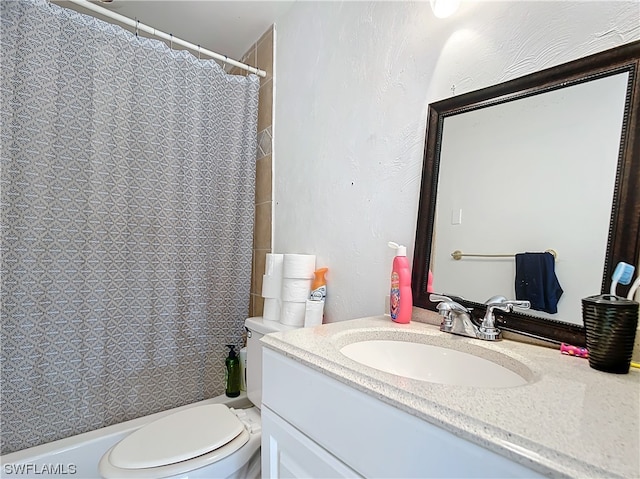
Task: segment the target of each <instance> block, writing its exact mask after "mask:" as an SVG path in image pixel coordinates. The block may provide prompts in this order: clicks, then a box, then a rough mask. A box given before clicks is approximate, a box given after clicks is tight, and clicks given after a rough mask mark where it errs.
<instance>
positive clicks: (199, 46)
mask: <svg viewBox="0 0 640 479" xmlns="http://www.w3.org/2000/svg"><path fill="white" fill-rule="evenodd" d="M198 60H200V45H198Z"/></svg>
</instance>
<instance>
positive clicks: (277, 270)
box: [264, 253, 284, 276]
mask: <svg viewBox="0 0 640 479" xmlns="http://www.w3.org/2000/svg"><path fill="white" fill-rule="evenodd" d="M283 261H284V255H283V254H272V253H267V258H266V260H265V266H264V273H265V274H268V275H269V276H282V264H283Z"/></svg>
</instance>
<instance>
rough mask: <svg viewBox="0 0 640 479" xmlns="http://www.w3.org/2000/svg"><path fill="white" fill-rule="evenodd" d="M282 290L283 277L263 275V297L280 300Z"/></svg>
mask: <svg viewBox="0 0 640 479" xmlns="http://www.w3.org/2000/svg"><path fill="white" fill-rule="evenodd" d="M281 290H282V276H271V275H268V274H263V275H262V297H263V298H279V297H280V291H281Z"/></svg>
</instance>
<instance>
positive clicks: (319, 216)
mask: <svg viewBox="0 0 640 479" xmlns="http://www.w3.org/2000/svg"><path fill="white" fill-rule="evenodd" d="M639 5H640V4H639V3H638V2H637V1H636V2H631V3H629V2H608V1H605V2H602V3H600V2H584V3H573V2H572V3H569V2H515V1H514V2H471V1H469V2H466V3H464V4H463V5H462V6H461V8H460V9H459V10H458V12H457V13H456V14H455V15H454V16H453V17H450V18H448V19H444V20H442V19H437V18H435V17H434V16H433V14H432V13H431V9H430V6H429V2H416V3H408V2H371V3H369V2H347V3H337V2H297V3H296V4H295V5H294V6H293V7H292V9H291V10H290V11H289V13H288V14H287V15H286V16H285V17H283V18H281V19H280V20H279V22H278V23H277V26H276V27H277V43H276V84H275V88H276V90H275V121H274V138H275V143H274V175H275V176H274V251H275V252H296V253H315V254H316V255H317V256H318V266H328V267H329V269H330V270H329V275H328V298H327V305H326V309H325V314H326V319H327V321H339V320H346V319H350V318H354V317H358V316H365V315H370V314H379V313H381V312H383V310H384V297H385V295H387V294H388V287H389V284H388V283H389V279H388V277H389V274H390V268H391V261H392V258H393V251H392V250H391V249H389V248H387V246H386V243H387V241H389V240H394V241H396V242H399V243H403V244H406V245H407V246H408V250H409V256H410V258H409V259H410V261H412V252H413V243H414V236H415V222H416V213H417V202H418V195H419V190H420V175H421V170H422V155H423V147H424V136H425V125H426V111H427V106H428V104H429V103H431V102H433V101H437V100H440V99H443V98H445V97H448V96H450V95H451V94H452V90H453V91H455V94H461V93H466V92H469V91H472V90H475V89H478V88H482V87H485V86H488V85H491V84H494V83H499V82H502V81H505V80H508V79H512V78H516V77H519V76H522V75H525V74H528V73H531V72H534V71H537V70H540V69H542V68H547V67H550V66H554V65H557V64H560V63H564V62H567V61H570V60H573V59H576V58H579V57H582V56H584V55H586V54H589V53H594V52H597V51H601V50H605V49H607V48H611V47H614V46H616V45H619V44H622V43H628V42H630V41H633V40H636V39H639V38H640V26H639V22H638V19H639V15H640V11H639V8H640V7H639Z"/></svg>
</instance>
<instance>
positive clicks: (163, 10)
mask: <svg viewBox="0 0 640 479" xmlns="http://www.w3.org/2000/svg"><path fill="white" fill-rule="evenodd" d="M54 1H55V0H54ZM294 1H295V0H279V1H273V0H264V1H255V0H254V1H243V0H235V1H234V0H226V1H218V0H199V1H198V0H113V1H112V2H110V3H101V2H95V3H96V5H99V6H101V7H103V8H106V9H108V10H111V11H113V12H116V13H119V14H120V15H124V16H126V17H129V18H131V19H137V20H139V21H140V22H141V23H144V24H146V25H149V26H150V27H154V28H156V29H158V30H161V31H163V32H165V33H169V34H173V35H174V36H176V37H180V38H182V39H183V40H186V41H188V42H191V43H193V44H195V45H201V46H202V47H203V48H208V49H209V50H213V51H214V52H217V53H220V54H222V55H227V56H228V57H230V58H233V59H236V60H240V59H241V57H242V55H243V54H244V53H245V52H246V51H247V50H248V49H249V47H250V46H251V45H252V44H253V43H255V42H256V40H258V39H259V38H260V36H261V35H262V34H263V33H264V32H265V31H266V30H267V29H268V28H269V26H270V25H272V24H273V23H276V20H277V19H278V17H279V16H280V15H282V14H284V13H285V12H286V11H287V10H288V9H289V8H290V7H291V5H292V4H293V2H294ZM55 3H57V4H59V5H62V6H65V7H70V8H73V9H74V10H78V11H80V12H82V13H87V14H91V15H94V16H97V17H99V18H103V19H104V17H100V16H99V15H96V14H94V13H92V12H90V11H89V10H84V9H82V8H79V7H76V6H74V5H73V4H70V3H68V2H64V1H55ZM107 21H110V22H112V23H113V22H114V21H113V20H107Z"/></svg>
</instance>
